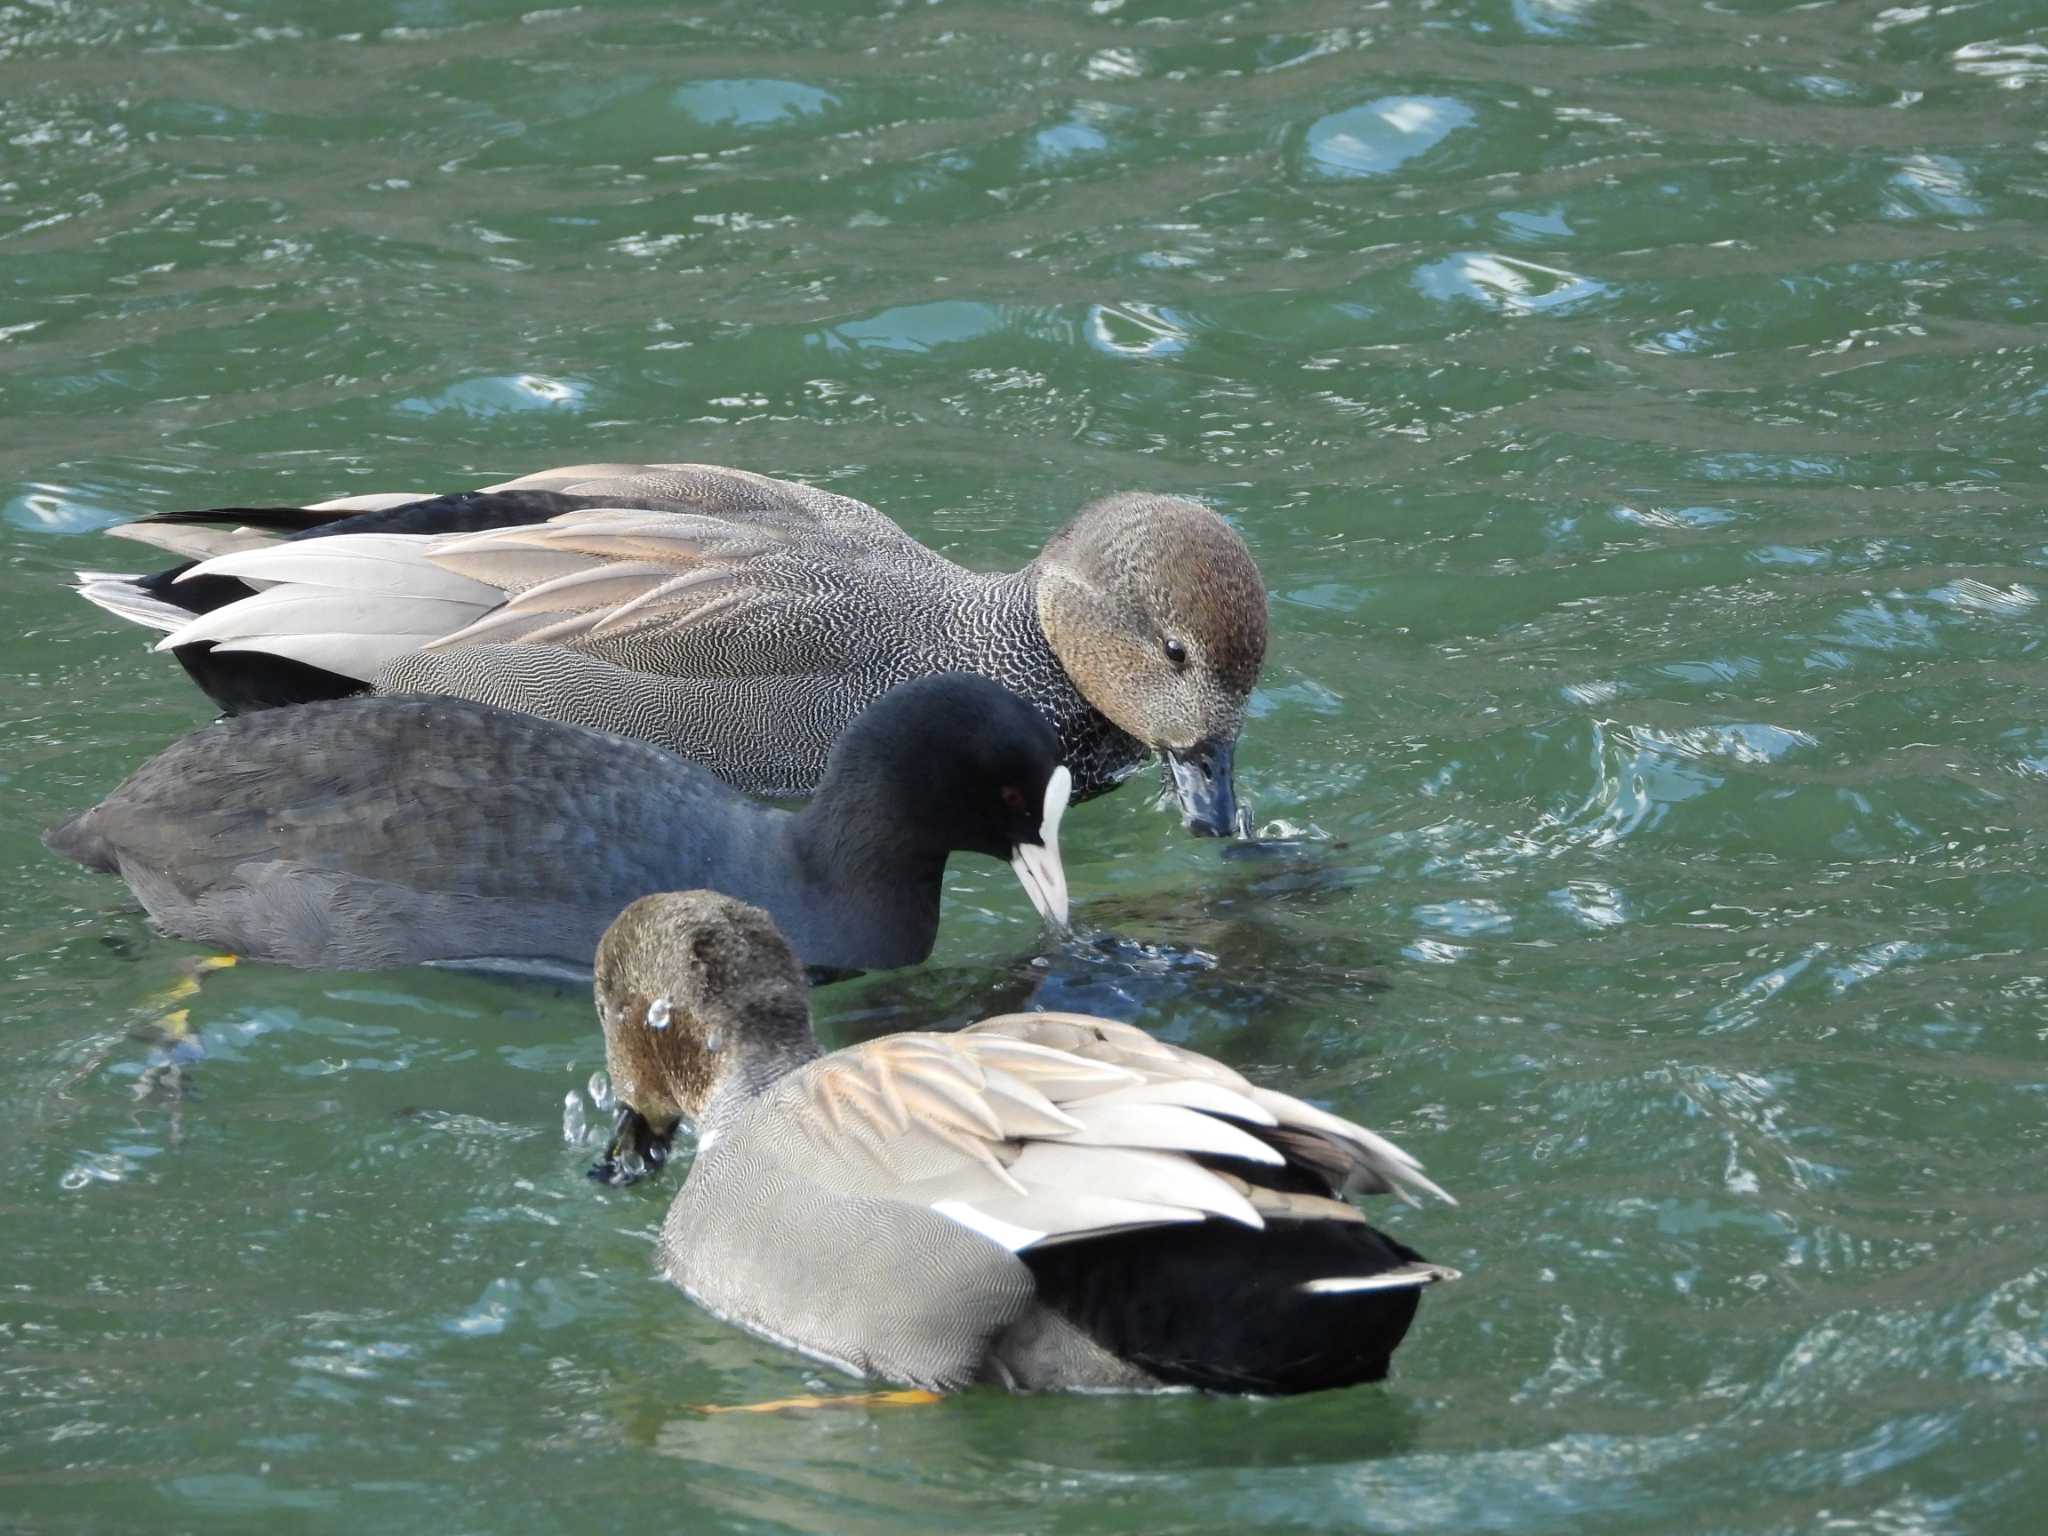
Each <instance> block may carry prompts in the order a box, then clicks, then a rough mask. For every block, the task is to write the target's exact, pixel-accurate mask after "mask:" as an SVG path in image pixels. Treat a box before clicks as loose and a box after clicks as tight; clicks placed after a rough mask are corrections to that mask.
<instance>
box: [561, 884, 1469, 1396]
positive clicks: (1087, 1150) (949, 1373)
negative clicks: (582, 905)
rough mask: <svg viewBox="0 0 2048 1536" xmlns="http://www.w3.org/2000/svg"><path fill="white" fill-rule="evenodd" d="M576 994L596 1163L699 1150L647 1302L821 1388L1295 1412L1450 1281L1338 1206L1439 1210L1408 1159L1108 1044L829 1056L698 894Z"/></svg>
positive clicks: (1089, 1037)
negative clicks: (797, 1355) (1216, 1394)
mask: <svg viewBox="0 0 2048 1536" xmlns="http://www.w3.org/2000/svg"><path fill="white" fill-rule="evenodd" d="M596 990H597V1003H598V1012H599V1013H600V1015H601V1016H602V1018H603V1021H604V1032H605V1060H606V1063H607V1065H608V1067H609V1069H610V1072H611V1076H612V1082H613V1086H614V1088H615V1090H616V1092H617V1094H618V1096H619V1099H620V1102H621V1103H622V1104H623V1105H626V1106H629V1108H628V1109H627V1110H626V1111H625V1112H624V1113H623V1115H622V1120H621V1126H620V1136H619V1139H618V1141H617V1142H615V1144H614V1152H615V1153H627V1154H630V1153H631V1152H640V1153H642V1154H643V1155H644V1154H646V1153H648V1152H656V1153H658V1151H659V1149H660V1148H661V1147H662V1146H663V1145H664V1141H665V1138H666V1137H667V1135H668V1134H669V1133H670V1132H671V1131H672V1130H673V1128H674V1126H675V1123H676V1122H677V1120H678V1119H687V1120H689V1121H690V1122H691V1123H692V1124H693V1125H694V1126H695V1127H696V1130H697V1155H696V1161H695V1164H694V1166H693V1167H692V1168H691V1170H690V1174H689V1178H688V1180H687V1182H685V1184H684V1185H683V1188H682V1189H681V1191H680V1192H679V1193H678V1194H677V1195H676V1199H675V1203H674V1205H673V1207H672V1208H671V1209H670V1211H669V1214H668V1219H667V1221H666V1222H665V1223H664V1225H663V1227H662V1232H661V1248H660V1251H661V1258H662V1263H663V1266H664V1267H665V1269H666V1270H667V1273H668V1274H669V1276H670V1277H671V1278H672V1279H674V1280H675V1281H676V1282H677V1283H678V1284H680V1285H681V1286H682V1287H683V1288H684V1289H685V1290H686V1291H688V1292H689V1293H690V1295H691V1296H693V1297H694V1298H695V1299H696V1300H697V1301H698V1302H699V1303H701V1304H702V1305H703V1306H704V1307H705V1308H706V1309H707V1310H709V1311H711V1312H713V1313H715V1314H716V1315H717V1316H719V1317H721V1318H724V1319H726V1320H728V1321H730V1322H734V1323H738V1324H740V1325H741V1326H742V1327H745V1328H748V1329H751V1330H752V1331H754V1332H756V1333H759V1334H761V1335H763V1336H765V1337H767V1338H770V1339H773V1340H775V1341H777V1342H779V1343H783V1344H790V1345H794V1346H796V1347H797V1348H798V1349H801V1350H803V1351H804V1352H805V1353H807V1354H810V1355H812V1356H815V1357H817V1358H818V1359H821V1360H824V1361H827V1362H829V1363H831V1364H834V1365H837V1366H839V1367H841V1368H843V1369H846V1370H849V1371H852V1372H855V1373H858V1374H863V1375H871V1376H877V1377H882V1378H885V1379H888V1380H892V1381H896V1382H901V1383H909V1384H913V1385H916V1386H922V1387H927V1388H933V1389H937V1390H944V1389H947V1388H952V1387H961V1386H965V1385H968V1384H970V1383H974V1382H992V1383H999V1384H1002V1385H1006V1386H1009V1387H1012V1388H1017V1389H1042V1388H1073V1387H1094V1388H1102V1387H1119V1388H1138V1387H1162V1386H1191V1387H1203V1388H1209V1389H1212V1390H1216V1391H1229V1392H1265V1393H1281V1392H1305V1391H1312V1390H1316V1389H1319V1388H1323V1387H1337V1386H1345V1385H1348V1384H1350V1383H1353V1382H1360V1381H1374V1380H1378V1379H1379V1378H1380V1377H1382V1376H1384V1375H1385V1374H1386V1372H1387V1363H1388V1358H1389V1356H1390V1355H1391V1354H1392V1353H1393V1351H1394V1348H1395V1346H1396V1345H1398V1344H1399V1343H1400V1342H1401V1339H1402V1336H1403V1335H1404V1334H1405V1333H1406V1332H1407V1331H1408V1325H1409V1323H1410V1322H1411V1320H1412V1319H1413V1317H1414V1315H1415V1308H1416V1301H1417V1294H1418V1292H1419V1291H1420V1290H1421V1289H1422V1288H1423V1287H1424V1286H1427V1285H1430V1284H1432V1283H1434V1282H1436V1281H1439V1280H1447V1279H1451V1278H1453V1277H1454V1271H1451V1270H1448V1269H1444V1268H1442V1267H1441V1266H1438V1265H1434V1264H1430V1263H1428V1262H1426V1261H1425V1260H1423V1259H1422V1258H1421V1257H1420V1256H1419V1255H1417V1254H1416V1253H1415V1252H1414V1250H1412V1249H1410V1248H1408V1247H1407V1246H1406V1245H1404V1244H1402V1243H1400V1242H1398V1241H1396V1240H1395V1239H1394V1238H1391V1237H1389V1236H1387V1235H1386V1234H1385V1233H1382V1232H1378V1231H1375V1230H1374V1229H1373V1228H1372V1227H1371V1226H1369V1225H1367V1224H1366V1221H1365V1218H1364V1217H1363V1216H1362V1215H1361V1214H1360V1213H1359V1211H1358V1210H1357V1208H1356V1207H1355V1206H1353V1205H1352V1204H1350V1203H1349V1202H1348V1201H1347V1200H1345V1199H1344V1198H1343V1197H1344V1196H1345V1195H1347V1194H1356V1193H1363V1192H1374V1191H1378V1192H1387V1191H1391V1192H1392V1193H1394V1194H1397V1195H1400V1196H1402V1197H1403V1198H1406V1199H1409V1200H1410V1201H1411V1202H1412V1201H1413V1200H1415V1198H1416V1197H1417V1196H1418V1195H1421V1194H1434V1195H1439V1196H1442V1198H1444V1199H1449V1198H1450V1197H1449V1196H1447V1195H1444V1194H1443V1191H1442V1190H1440V1189H1438V1188H1437V1187H1436V1185H1434V1184H1433V1183H1431V1182H1430V1181H1429V1179H1428V1178H1426V1177H1425V1176H1424V1175H1423V1173H1422V1171H1421V1168H1420V1166H1419V1165H1418V1164H1417V1163H1416V1162H1415V1160H1414V1159H1413V1158H1411V1157H1409V1156H1408V1155H1407V1154H1406V1153H1404V1152H1402V1151H1401V1150H1400V1149H1399V1148H1398V1147H1396V1146H1394V1145H1393V1144H1392V1143H1390V1142H1388V1141H1387V1140H1385V1139H1384V1138H1382V1137H1380V1136H1377V1135H1375V1134H1374V1133H1373V1132H1371V1131H1368V1130H1366V1129H1365V1128H1364V1127H1363V1126H1359V1125H1354V1124H1352V1123H1351V1122H1350V1121H1348V1120H1343V1119H1339V1118H1338V1117H1337V1116H1335V1115H1331V1114H1327V1113H1325V1112H1324V1111H1322V1110H1318V1109H1315V1108H1313V1107H1312V1106H1310V1105H1308V1104H1305V1103H1303V1102H1302V1101H1301V1100H1299V1099H1294V1098H1290V1097H1289V1096H1288V1095H1286V1094H1284V1093H1275V1092H1272V1091H1270V1090H1268V1089H1264V1088H1257V1087H1254V1086H1253V1085H1252V1084H1250V1083H1249V1082H1247V1081H1246V1080H1245V1079H1244V1078H1242V1077H1240V1076H1239V1075H1238V1074H1237V1073H1235V1072H1233V1071H1231V1070H1230V1069H1229V1068H1228V1067H1225V1066H1223V1065H1222V1064H1221V1063H1219V1062H1216V1061H1212V1060H1210V1059H1209V1058H1208V1057H1206V1056H1198V1055H1196V1054H1194V1053H1193V1052H1191V1051H1185V1050H1180V1049H1177V1048H1176V1047H1174V1046H1171V1045H1167V1044H1165V1043H1164V1042H1161V1041H1158V1040H1155V1039H1153V1038H1152V1037H1151V1036H1150V1035H1147V1034H1146V1033H1145V1032H1144V1031H1142V1030H1139V1029H1136V1028H1133V1027H1132V1026H1130V1025H1128V1024H1118V1023H1114V1022H1111V1021H1110V1020H1107V1019H1096V1018H1089V1017H1087V1016H1085V1015H1081V1014H1068V1013H1038V1014H1011V1015H1008V1016H1006V1017H1003V1018H997V1019H990V1020H988V1021H987V1022H985V1023H982V1024H977V1025H975V1026H974V1027H973V1028H971V1029H968V1030H966V1031H964V1032H962V1033H960V1034H955V1035H944V1034H904V1035H893V1036H887V1037H884V1038H882V1039H878V1040H870V1041H868V1042H867V1043H866V1044H864V1045H857V1046H853V1047H851V1048H849V1049H846V1050H841V1051H834V1052H833V1053H832V1054H830V1055H821V1054H820V1052H819V1049H818V1043H817V1040H816V1039H815V1037H814V1036H813V1035H812V1033H811V1024H810V1015H809V1011H808V1009H807V1006H806V1003H805V994H804V988H803V979H802V976H801V974H800V972H799V970H798V968H797V963H796V959H795V957H794V956H793V955H792V954H791V952H790V949H789V946H788V945H787V944H786V943H785V942H784V941H783V939H782V937H781V936H780V935H779V934H778V933H777V932H776V929H775V925H774V923H773V922H772V921H771V920H770V918H769V916H768V914H766V913H764V912H760V911H757V910H755V909H753V908H750V907H748V906H746V905H745V904H743V903H741V902H738V901H734V900H732V899H730V898H729V897H724V896H718V895H714V894H713V893H711V892H708V891H691V892H686V893H682V894H673V893H671V894H663V895H655V896H649V897H645V898H643V899H641V900H639V901H636V902H634V903H633V905H632V906H630V907H628V908H627V909H626V910H625V912H623V913H622V914H621V915H620V917H619V919H618V921H617V922H615V923H614V924H613V925H612V927H611V930H610V931H609V932H608V933H606V934H605V936H604V940H603V942H602V943H601V944H600V945H599V946H598V953H597V966H596ZM629 1144H630V1145H629ZM629 1161H630V1158H629Z"/></svg>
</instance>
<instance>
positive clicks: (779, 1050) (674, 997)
mask: <svg viewBox="0 0 2048 1536" xmlns="http://www.w3.org/2000/svg"><path fill="white" fill-rule="evenodd" d="M595 982H596V985H595V992H596V998H597V1016H598V1020H599V1022H600V1023H601V1024H602V1025H603V1027H604V1060H605V1069H606V1071H608V1072H609V1073H610V1074H611V1080H612V1092H613V1094H614V1095H615V1096H616V1097H617V1100H618V1103H619V1107H620V1111H621V1123H620V1136H621V1138H622V1139H624V1138H627V1137H628V1136H629V1135H630V1136H631V1137H632V1138H633V1145H631V1146H629V1147H626V1148H623V1149H622V1148H621V1147H620V1146H619V1145H618V1143H617V1142H615V1143H614V1146H613V1149H612V1151H613V1153H614V1154H616V1153H618V1152H620V1151H621V1150H625V1151H630V1152H638V1153H640V1154H641V1155H642V1156H643V1157H644V1158H645V1160H646V1161H647V1162H650V1163H653V1164H656V1165H658V1164H659V1162H660V1161H661V1158H660V1156H658V1155H657V1156H649V1155H648V1154H649V1150H650V1144H658V1145H659V1146H660V1147H662V1148H665V1147H666V1143H667V1140H668V1138H669V1136H671V1135H673V1134H674V1131H675V1128H676V1124H677V1122H678V1121H680V1120H688V1121H690V1122H691V1123H692V1124H693V1125H697V1126H699V1127H700V1128H701V1127H702V1125H703V1123H704V1117H705V1114H706V1111H707V1110H709V1109H710V1108H711V1106H712V1104H713V1103H714V1101H718V1100H720V1099H721V1096H722V1095H726V1094H728V1093H729V1092H731V1091H733V1090H739V1091H741V1092H744V1093H752V1092H756V1091H758V1090H760V1089H761V1088H764V1087H766V1086H767V1085H768V1083H770V1082H772V1081H774V1079H775V1078H776V1077H778V1076H780V1075H781V1073H783V1072H785V1071H787V1070H789V1068H790V1067H791V1066H793V1065H796V1064H798V1063H800V1062H802V1061H805V1060H808V1059H809V1058H810V1057H812V1056H815V1055H816V1054H817V1051H818V1046H817V1040H816V1037H815V1036H813V1035H812V1033H811V1012H810V1002H809V998H808V994H807V993H806V991H805V988H804V973H803V968H802V966H801V965H799V964H798V962H797V958H796V955H795V953H794V951H792V950H791V949H790V947H789V941H788V940H786V939H785V938H783V936H782V934H781V932H780V930H778V929H777V928H776V926H775V923H774V920H773V919H771V918H770V917H769V916H768V914H767V913H766V912H763V911H762V910H761V909H760V908H758V907H750V906H748V905H747V904H746V903H745V902H743V901H735V900H733V899H732V898H731V897H730V896H721V895H718V894H717V893H716V892H713V891H671V892H663V893H661V894H658V895H654V896H643V897H641V898H640V899H639V900H638V901H636V902H634V903H633V904H632V905H631V906H629V907H627V908H626V910H625V911H623V912H621V913H620V914H619V915H618V917H617V918H616V919H615V920H614V921H613V923H612V925H611V927H609V928H608V929H606V930H605V934H604V937H603V938H602V939H600V940H599V941H598V946H597V963H596V966H595ZM628 1114H631V1115H633V1116H637V1117H638V1119H639V1120H640V1122H641V1124H640V1125H639V1126H638V1127H631V1126H629V1125H628V1124H627V1121H626V1116H627V1115H628ZM609 1161H610V1157H609V1156H608V1158H607V1162H609ZM604 1166H605V1165H603V1164H600V1167H601V1168H602V1167H604ZM593 1173H594V1174H595V1173H597V1170H593ZM602 1176H605V1177H612V1178H615V1179H616V1178H618V1177H619V1176H620V1175H619V1171H618V1170H612V1171H610V1172H608V1173H607V1174H605V1175H602ZM628 1176H630V1175H628Z"/></svg>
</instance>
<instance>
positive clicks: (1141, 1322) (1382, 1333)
mask: <svg viewBox="0 0 2048 1536" xmlns="http://www.w3.org/2000/svg"><path fill="white" fill-rule="evenodd" d="M1018 1257H1019V1258H1021V1259H1023V1261H1024V1262H1025V1263H1026V1264H1027V1265H1029V1266H1030V1269H1031V1273H1032V1275H1033V1276H1034V1277H1035V1278H1036V1280H1037V1282H1038V1293H1039V1297H1040V1299H1041V1300H1043V1301H1044V1302H1046V1303H1047V1304H1048V1305H1050V1306H1052V1307H1054V1308H1056V1309H1057V1310H1058V1311H1059V1312H1060V1313H1061V1314H1062V1315H1064V1316H1065V1317H1066V1318H1067V1319H1068V1320H1069V1321H1070V1322H1072V1323H1073V1324H1074V1325H1075V1326H1076V1327H1078V1328H1080V1329H1082V1330H1083V1331H1084V1332H1086V1333H1087V1334H1088V1335H1089V1336H1090V1337H1091V1338H1093V1339H1094V1340H1095V1341H1096V1343H1098V1344H1100V1345H1101V1346H1102V1347H1103V1348H1104V1349H1106V1350H1108V1351H1109V1352H1110V1353H1112V1354H1114V1355H1116V1356H1117V1357H1118V1358H1119V1359H1123V1360H1127V1361H1129V1362H1131V1363H1132V1364H1134V1365H1138V1366H1141V1367H1143V1368H1144V1369H1145V1370H1147V1371H1149V1372H1150V1373H1151V1374H1152V1375H1154V1376H1156V1377H1158V1378H1159V1379H1160V1380H1161V1381H1164V1382H1168V1383H1171V1384H1173V1385H1176V1386H1190V1387H1200V1388H1204V1389H1206V1390H1209V1391H1215V1392H1258V1393H1272V1394H1282V1393H1290V1392H1315V1391H1320V1390H1321V1389H1323V1388H1325V1387H1344V1386H1350V1385H1352V1384H1354V1383H1357V1382H1366V1381H1379V1380H1381V1379H1383V1378H1384V1377H1385V1376H1386V1374H1387V1369H1388V1364H1389V1362H1390V1361H1391V1360H1392V1358H1393V1354H1394V1350H1395V1349H1396V1348H1397V1347H1398V1346H1399V1345H1400V1343H1401V1340H1402V1339H1403V1338H1404V1337H1405V1336H1406V1335H1407V1332H1408V1327H1409V1324H1410V1323H1412V1322H1413V1321H1414V1320H1415V1309H1416V1303H1417V1300H1418V1298H1419V1297H1420V1295H1421V1292H1422V1290H1423V1288H1424V1287H1425V1286H1428V1285H1431V1284H1434V1283H1435V1282H1437V1281H1439V1280H1448V1279H1453V1278H1455V1276H1456V1273H1457V1272H1456V1271H1455V1270H1449V1269H1445V1268H1443V1267H1442V1266H1440V1265H1436V1264H1431V1263H1429V1262H1428V1261H1427V1260H1425V1259H1424V1258H1423V1257H1422V1256H1421V1255H1420V1254H1418V1253H1416V1252H1415V1250H1414V1249H1412V1248H1409V1247H1407V1246H1406V1245H1405V1244H1403V1243H1400V1242H1397V1241H1396V1240H1395V1239H1393V1238H1391V1237H1389V1236H1387V1235H1386V1234H1385V1233H1384V1232H1380V1231H1378V1230H1376V1229H1375V1228H1373V1227H1370V1226H1368V1225H1366V1224H1365V1223H1364V1222H1363V1221H1356V1222H1353V1221H1270V1220H1269V1221H1268V1222H1267V1223H1266V1227H1265V1229H1264V1230H1263V1231H1259V1230H1255V1229H1253V1228H1250V1227H1244V1226H1240V1225H1238V1224H1237V1223H1235V1222H1228V1221H1204V1222H1200V1223H1190V1224H1188V1225H1186V1226H1172V1227H1148V1228H1143V1229H1140V1230H1137V1231H1132V1232H1122V1233H1117V1234H1115V1235H1114V1236H1110V1237H1105V1238H1098V1239H1093V1240H1089V1241H1083V1242H1075V1243H1061V1244H1054V1245H1052V1246H1050V1247H1046V1248H1042V1249H1027V1250H1026V1251H1025V1252H1023V1253H1021V1254H1019V1255H1018Z"/></svg>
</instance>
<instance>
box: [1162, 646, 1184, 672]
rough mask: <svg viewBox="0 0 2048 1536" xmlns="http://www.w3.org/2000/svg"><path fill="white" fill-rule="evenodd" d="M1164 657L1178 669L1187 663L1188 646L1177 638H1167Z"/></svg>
mask: <svg viewBox="0 0 2048 1536" xmlns="http://www.w3.org/2000/svg"><path fill="white" fill-rule="evenodd" d="M1166 659H1167V660H1168V661H1170V662H1172V663H1173V665H1174V667H1175V669H1176V670H1178V669H1179V668H1181V667H1184V666H1186V665H1187V664H1188V648H1187V647H1186V646H1184V645H1182V644H1181V643H1180V642H1179V641H1178V640H1169V641H1167V642H1166Z"/></svg>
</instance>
